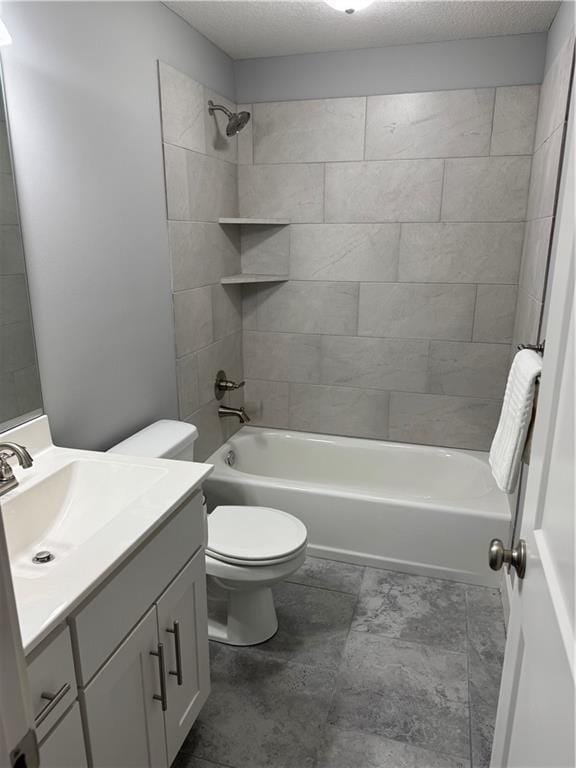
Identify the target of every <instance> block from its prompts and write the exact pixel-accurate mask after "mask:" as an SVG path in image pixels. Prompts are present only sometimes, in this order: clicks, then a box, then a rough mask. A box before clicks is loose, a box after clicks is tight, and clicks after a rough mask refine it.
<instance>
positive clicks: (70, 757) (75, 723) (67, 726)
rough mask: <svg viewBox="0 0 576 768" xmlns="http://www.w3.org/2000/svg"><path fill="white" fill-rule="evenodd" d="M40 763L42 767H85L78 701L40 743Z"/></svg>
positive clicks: (84, 749)
mask: <svg viewBox="0 0 576 768" xmlns="http://www.w3.org/2000/svg"><path fill="white" fill-rule="evenodd" d="M40 765H41V767H42V768H87V766H88V762H87V760H86V748H85V746H84V734H83V733H82V720H81V718H80V707H79V706H78V702H76V703H75V704H74V705H73V706H72V708H71V709H70V710H69V711H68V712H67V713H66V714H65V715H64V717H63V718H62V720H61V721H60V722H59V723H58V725H57V726H56V727H55V728H54V729H53V730H52V731H51V732H50V733H49V734H48V736H46V738H45V739H44V741H43V742H42V743H41V744H40Z"/></svg>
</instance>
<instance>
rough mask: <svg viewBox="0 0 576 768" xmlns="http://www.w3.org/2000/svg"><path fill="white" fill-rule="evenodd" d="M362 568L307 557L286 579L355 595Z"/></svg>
mask: <svg viewBox="0 0 576 768" xmlns="http://www.w3.org/2000/svg"><path fill="white" fill-rule="evenodd" d="M363 576H364V568H363V566H361V565H351V564H349V563H337V562H334V561H333V560H323V559H321V558H319V557H307V558H306V562H305V563H304V565H303V566H302V567H301V568H300V569H299V570H298V571H296V573H295V574H294V575H293V576H291V577H290V579H288V581H291V582H292V583H293V584H306V585H307V586H309V587H320V588H321V589H331V590H333V591H334V592H346V593H347V594H349V595H357V594H358V592H359V591H360V586H361V584H362V577H363Z"/></svg>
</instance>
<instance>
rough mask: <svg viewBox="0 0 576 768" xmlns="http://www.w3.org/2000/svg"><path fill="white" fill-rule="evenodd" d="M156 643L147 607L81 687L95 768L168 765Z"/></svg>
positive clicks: (159, 767)
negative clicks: (96, 670)
mask: <svg viewBox="0 0 576 768" xmlns="http://www.w3.org/2000/svg"><path fill="white" fill-rule="evenodd" d="M157 648H158V630H157V625H156V609H155V608H151V609H150V610H149V611H148V613H147V614H146V615H145V616H144V618H143V619H142V621H141V622H140V623H139V624H138V625H137V626H136V628H135V629H134V630H133V631H132V633H131V634H130V635H128V637H127V638H126V640H125V641H124V642H123V643H122V645H121V646H120V647H119V648H118V650H117V651H116V652H115V653H114V654H113V656H112V657H111V658H110V659H109V660H108V661H107V662H106V664H105V665H104V666H103V667H102V669H101V670H100V672H98V674H97V675H96V676H95V677H94V679H93V680H92V682H91V683H90V684H89V685H88V687H87V688H86V690H85V691H83V692H82V694H81V701H82V703H83V706H84V707H85V715H86V723H87V726H88V728H87V730H88V750H89V753H90V757H91V765H93V766H94V768H118V767H119V766H122V768H146V766H149V767H150V768H162V766H164V767H165V766H166V765H167V762H166V740H165V734H164V718H163V715H162V703H161V702H160V701H158V700H156V699H155V698H154V697H155V695H156V696H158V695H160V693H161V688H160V669H159V664H158V657H157V656H152V655H151V652H157Z"/></svg>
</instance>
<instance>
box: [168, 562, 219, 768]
mask: <svg viewBox="0 0 576 768" xmlns="http://www.w3.org/2000/svg"><path fill="white" fill-rule="evenodd" d="M205 559H206V558H205V555H204V550H203V549H201V550H200V552H198V554H197V555H196V556H195V557H194V558H193V559H192V560H191V561H190V562H189V563H188V565H187V566H186V567H185V568H184V569H183V570H182V571H181V572H180V574H179V575H178V576H177V577H176V579H174V581H173V582H172V584H171V585H170V586H169V587H168V589H167V590H166V592H164V594H163V595H162V597H161V598H160V599H159V600H158V604H157V609H158V636H159V638H160V642H161V643H164V647H165V649H166V667H167V670H166V671H167V705H168V706H167V709H166V712H165V713H164V720H165V723H166V744H167V747H168V764H171V763H172V761H173V760H174V758H175V757H176V755H177V754H178V750H179V749H180V747H181V746H182V742H183V741H184V739H185V738H186V735H187V734H188V732H189V730H190V728H191V727H192V725H193V723H194V720H196V718H197V717H198V713H199V712H200V709H201V708H202V706H203V705H204V702H205V701H206V699H207V698H208V694H209V693H210V672H209V664H210V662H209V658H208V620H207V617H206V573H205Z"/></svg>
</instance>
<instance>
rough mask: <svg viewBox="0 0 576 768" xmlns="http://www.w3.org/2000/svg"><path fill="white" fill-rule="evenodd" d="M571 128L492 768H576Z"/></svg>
mask: <svg viewBox="0 0 576 768" xmlns="http://www.w3.org/2000/svg"><path fill="white" fill-rule="evenodd" d="M572 122H573V121H572V119H571V120H570V122H569V130H568V138H567V144H566V157H565V160H564V174H563V179H562V185H561V194H560V199H559V214H558V219H557V228H556V235H555V242H554V246H553V249H554V253H555V259H554V276H553V284H552V291H551V297H550V313H549V317H548V327H547V329H546V331H547V338H546V352H545V356H544V367H543V372H542V379H541V385H540V397H539V404H538V409H537V414H536V423H535V429H534V438H533V442H532V454H531V460H530V468H529V473H528V483H527V490H526V500H525V506H524V517H523V521H522V529H521V532H520V534H519V537H520V538H521V539H524V540H525V542H526V548H527V563H526V574H525V577H524V579H523V580H521V579H519V578H517V576H516V575H515V574H514V575H513V579H514V585H513V593H512V599H511V610H510V624H509V631H508V639H507V644H506V654H505V659H504V669H503V675H502V686H501V690H500V700H499V704H498V716H497V721H496V733H495V736H494V745H493V751H492V762H491V765H492V768H508V767H510V768H573V766H575V765H576V756H575V750H574V715H575V710H574V699H575V675H574V651H575V628H574V597H575V595H574V577H575V572H574V535H575V506H574V384H575V382H574V343H575V338H574V320H575V318H574V278H575V275H574V172H573V169H574V135H573V125H572Z"/></svg>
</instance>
